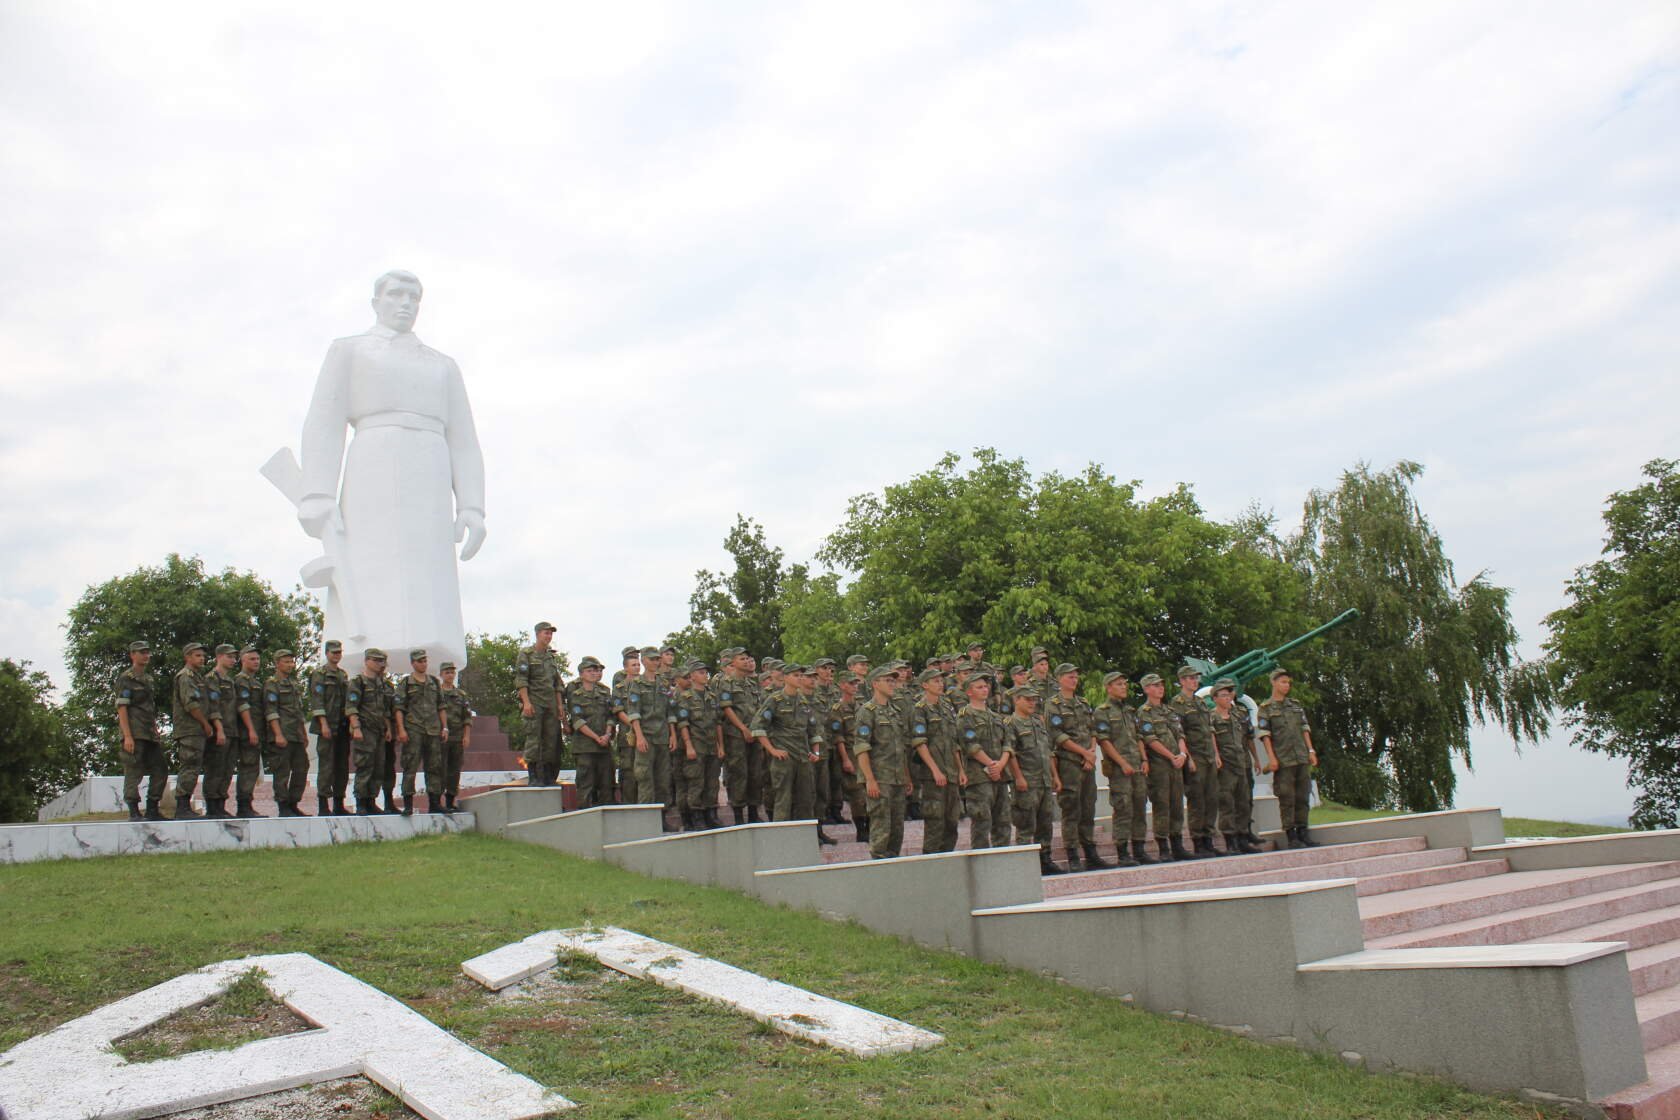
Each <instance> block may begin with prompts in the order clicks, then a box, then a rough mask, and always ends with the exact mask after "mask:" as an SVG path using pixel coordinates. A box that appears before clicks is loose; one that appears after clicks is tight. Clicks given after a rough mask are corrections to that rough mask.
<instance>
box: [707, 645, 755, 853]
mask: <svg viewBox="0 0 1680 1120" xmlns="http://www.w3.org/2000/svg"><path fill="white" fill-rule="evenodd" d="M719 657H720V658H723V659H724V670H723V672H721V673H719V674H718V677H717V680H716V681H714V682H713V683H712V692H713V695H714V696H716V697H717V702H718V714H719V716H720V717H721V718H722V727H723V784H724V787H725V789H726V790H727V791H728V794H729V808H730V811H731V812H733V813H734V816H735V819H734V823H735V824H750V823H752V822H753V821H757V820H759V819H760V818H759V815H758V807H757V806H756V805H752V804H749V803H748V800H747V792H748V782H747V778H748V774H749V765H748V759H749V758H750V757H751V756H752V754H754V753H755V752H757V751H758V749H759V748H758V743H757V741H756V740H754V739H753V736H752V729H751V727H750V726H749V724H751V722H752V718H753V716H754V715H755V714H756V713H757V711H758V699H759V697H758V689H757V686H756V685H755V684H753V681H752V678H751V677H750V676H749V675H748V673H749V672H750V671H751V669H750V667H751V665H752V657H751V656H750V655H748V653H747V651H746V650H744V649H742V648H741V647H739V646H733V647H731V648H729V649H726V650H724V651H723V652H722V653H721V654H719Z"/></svg>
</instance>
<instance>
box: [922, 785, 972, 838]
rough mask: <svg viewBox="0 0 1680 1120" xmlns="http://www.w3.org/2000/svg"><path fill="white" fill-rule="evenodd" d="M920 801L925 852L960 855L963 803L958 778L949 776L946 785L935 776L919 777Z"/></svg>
mask: <svg viewBox="0 0 1680 1120" xmlns="http://www.w3.org/2000/svg"><path fill="white" fill-rule="evenodd" d="M916 800H918V801H920V802H921V803H922V851H923V852H954V851H956V850H957V822H958V821H960V820H962V811H963V799H962V790H961V789H960V788H959V787H958V786H957V780H956V778H955V776H949V778H948V780H947V781H946V783H945V784H944V785H940V784H939V783H937V782H935V781H934V780H933V778H932V777H931V776H929V777H925V778H924V777H917V779H916Z"/></svg>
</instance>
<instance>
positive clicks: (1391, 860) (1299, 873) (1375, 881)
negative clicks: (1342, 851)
mask: <svg viewBox="0 0 1680 1120" xmlns="http://www.w3.org/2000/svg"><path fill="white" fill-rule="evenodd" d="M1509 870H1510V865H1509V864H1507V863H1506V862H1505V861H1504V860H1485V861H1479V862H1474V863H1472V862H1469V861H1468V860H1467V859H1466V858H1465V853H1464V849H1463V848H1439V849H1434V850H1425V851H1421V852H1401V853H1399V854H1398V855H1392V856H1373V857H1371V858H1369V859H1358V860H1348V861H1346V862H1343V863H1322V864H1316V865H1313V866H1310V867H1284V868H1273V869H1270V870H1261V871H1249V872H1245V873H1241V874H1235V875H1221V876H1219V877H1217V878H1209V879H1195V880H1192V881H1190V882H1184V883H1160V884H1155V885H1152V886H1144V887H1128V888H1124V889H1125V890H1127V891H1128V892H1129V893H1134V894H1159V893H1161V892H1164V891H1182V890H1215V889H1224V888H1227V887H1257V886H1266V885H1268V884H1273V883H1302V882H1309V881H1312V880H1324V879H1356V880H1358V884H1359V885H1358V888H1357V893H1358V894H1360V895H1371V894H1384V893H1386V892H1388V891H1402V890H1413V889H1416V888H1418V887H1427V886H1433V885H1435V884H1438V883H1457V882H1461V881H1463V880H1465V879H1485V878H1487V877H1488V876H1490V875H1499V874H1502V873H1503V872H1506V871H1509ZM1058 885H1059V884H1058ZM1046 886H1047V887H1048V884H1046ZM1113 893H1115V892H1114V891H1113V890H1098V891H1085V892H1081V893H1080V894H1077V895H1074V896H1073V897H1077V898H1089V897H1092V896H1095V895H1104V894H1113ZM1059 896H1060V895H1059Z"/></svg>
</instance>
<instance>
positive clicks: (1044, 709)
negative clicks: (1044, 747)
mask: <svg viewBox="0 0 1680 1120" xmlns="http://www.w3.org/2000/svg"><path fill="white" fill-rule="evenodd" d="M1027 666H1028V669H1027V683H1028V684H1030V685H1031V686H1032V689H1033V691H1034V692H1036V693H1038V716H1039V718H1040V719H1042V720H1045V721H1046V722H1048V721H1049V719H1050V699H1051V697H1053V696H1055V695H1056V679H1055V678H1054V677H1052V676H1051V675H1050V651H1049V650H1047V649H1045V648H1044V647H1043V646H1034V647H1033V648H1032V654H1031V656H1029V657H1028V658H1027Z"/></svg>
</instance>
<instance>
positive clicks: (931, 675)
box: [916, 669, 945, 684]
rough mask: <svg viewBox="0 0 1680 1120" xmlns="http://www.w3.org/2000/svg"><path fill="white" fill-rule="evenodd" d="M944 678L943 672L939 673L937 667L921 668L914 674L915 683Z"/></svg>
mask: <svg viewBox="0 0 1680 1120" xmlns="http://www.w3.org/2000/svg"><path fill="white" fill-rule="evenodd" d="M944 679H945V674H944V673H941V672H940V671H939V670H938V669H923V670H922V671H921V672H919V673H917V674H916V683H917V684H926V683H927V682H929V681H942V680H944Z"/></svg>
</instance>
